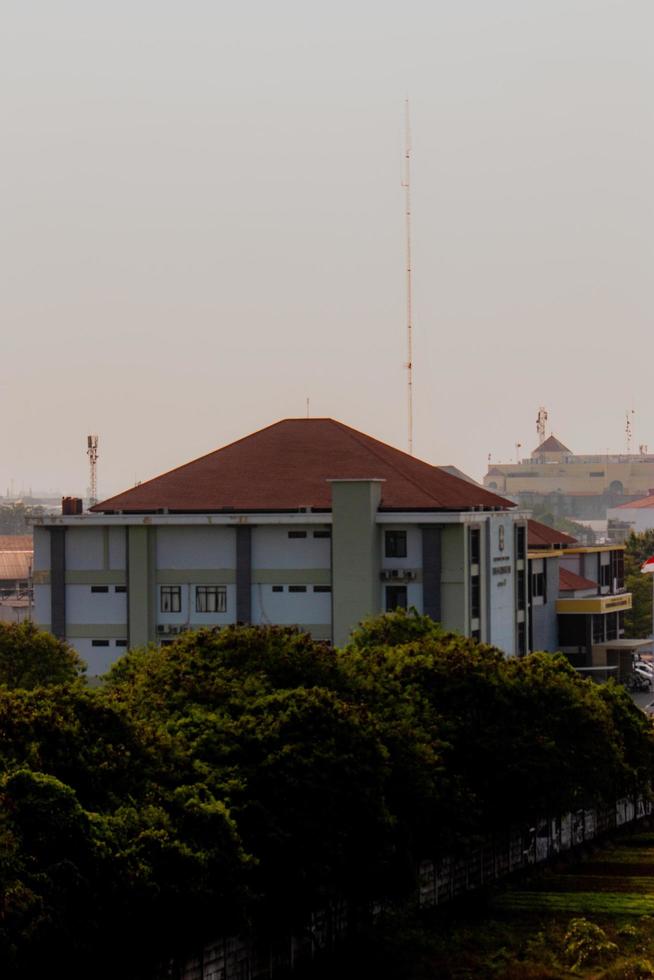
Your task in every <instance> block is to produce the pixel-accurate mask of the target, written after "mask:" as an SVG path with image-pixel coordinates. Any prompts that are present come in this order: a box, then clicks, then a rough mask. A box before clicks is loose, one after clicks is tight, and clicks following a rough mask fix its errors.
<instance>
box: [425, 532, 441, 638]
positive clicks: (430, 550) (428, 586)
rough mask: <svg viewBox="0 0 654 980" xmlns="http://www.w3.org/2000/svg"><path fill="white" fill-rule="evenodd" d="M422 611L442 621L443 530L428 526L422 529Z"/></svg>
mask: <svg viewBox="0 0 654 980" xmlns="http://www.w3.org/2000/svg"><path fill="white" fill-rule="evenodd" d="M422 611H423V612H424V614H425V615H426V616H431V618H432V619H433V620H435V621H436V622H437V623H440V621H441V529H440V527H438V526H437V525H435V524H428V525H427V526H426V527H423V529H422Z"/></svg>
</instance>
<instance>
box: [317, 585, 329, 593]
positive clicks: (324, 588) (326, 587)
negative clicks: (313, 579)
mask: <svg viewBox="0 0 654 980" xmlns="http://www.w3.org/2000/svg"><path fill="white" fill-rule="evenodd" d="M313 591H314V592H331V591H332V587H331V585H314V587H313Z"/></svg>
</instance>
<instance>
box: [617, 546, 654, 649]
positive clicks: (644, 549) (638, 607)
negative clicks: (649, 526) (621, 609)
mask: <svg viewBox="0 0 654 980" xmlns="http://www.w3.org/2000/svg"><path fill="white" fill-rule="evenodd" d="M652 555H654V530H650V531H643V532H641V533H639V534H633V533H632V534H630V535H629V537H628V538H627V548H626V551H625V555H624V579H625V588H626V589H627V592H631V601H632V607H631V609H628V610H627V612H626V613H625V635H626V636H630V637H635V638H640V637H645V636H651V635H652V583H653V581H654V579H653V578H652V576H651V575H650V574H645V575H643V573H642V572H641V570H640V566H641V565H642V564H643V562H644V561H646V560H647V559H648V558H651V557H652Z"/></svg>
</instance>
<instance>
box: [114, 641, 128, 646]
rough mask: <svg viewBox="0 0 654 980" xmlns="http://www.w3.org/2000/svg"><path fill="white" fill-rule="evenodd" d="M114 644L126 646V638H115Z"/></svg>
mask: <svg viewBox="0 0 654 980" xmlns="http://www.w3.org/2000/svg"><path fill="white" fill-rule="evenodd" d="M116 646H117V647H126V646H127V640H116Z"/></svg>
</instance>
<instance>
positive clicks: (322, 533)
mask: <svg viewBox="0 0 654 980" xmlns="http://www.w3.org/2000/svg"><path fill="white" fill-rule="evenodd" d="M313 536H314V538H331V536H332V532H331V531H314V532H313Z"/></svg>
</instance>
